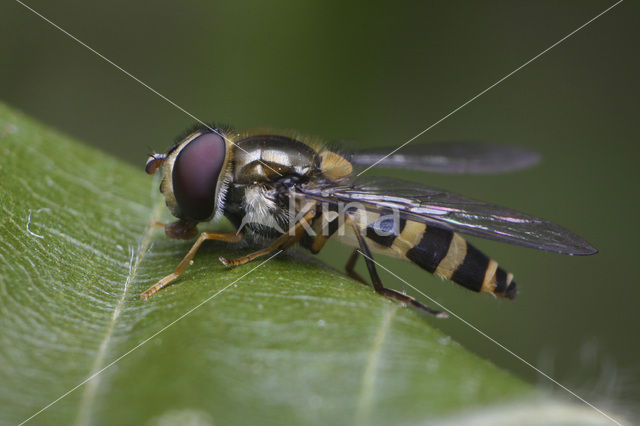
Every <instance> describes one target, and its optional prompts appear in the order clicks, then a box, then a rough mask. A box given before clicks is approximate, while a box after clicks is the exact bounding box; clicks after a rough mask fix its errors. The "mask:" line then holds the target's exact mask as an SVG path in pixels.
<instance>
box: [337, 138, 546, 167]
mask: <svg viewBox="0 0 640 426" xmlns="http://www.w3.org/2000/svg"><path fill="white" fill-rule="evenodd" d="M394 149H395V148H381V149H373V150H366V151H355V152H353V153H352V154H351V156H350V157H349V160H350V161H351V162H352V163H353V165H354V166H371V165H373V164H376V163H377V162H378V161H380V162H379V163H377V164H376V167H378V166H380V167H388V168H403V169H413V170H421V171H425V172H439V173H478V174H479V173H504V172H510V171H514V170H519V169H524V168H526V167H531V166H533V165H535V164H536V163H538V161H539V160H540V155H539V154H538V153H536V152H533V151H528V150H526V149H524V148H520V147H517V146H509V145H499V144H488V143H479V142H434V143H430V144H427V145H409V146H407V147H405V148H402V149H401V150H399V151H398V152H396V153H394V154H392V155H390V156H388V157H385V156H386V155H388V154H389V153H390V152H392V151H393V150H394Z"/></svg>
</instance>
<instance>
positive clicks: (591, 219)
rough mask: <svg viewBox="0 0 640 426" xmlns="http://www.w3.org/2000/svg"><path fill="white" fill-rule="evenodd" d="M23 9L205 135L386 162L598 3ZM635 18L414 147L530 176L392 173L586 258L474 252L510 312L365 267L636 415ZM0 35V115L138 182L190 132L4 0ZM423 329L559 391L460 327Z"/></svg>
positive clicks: (439, 285)
mask: <svg viewBox="0 0 640 426" xmlns="http://www.w3.org/2000/svg"><path fill="white" fill-rule="evenodd" d="M27 4H28V5H30V6H31V7H33V8H34V9H36V10H37V11H39V12H40V13H42V14H43V15H44V16H46V17H47V18H49V19H51V20H52V21H53V22H55V23H56V24H58V25H60V26H61V27H62V28H64V29H66V30H67V31H69V32H70V33H72V34H73V35H75V36H76V37H78V38H79V39H80V40H82V41H83V42H85V43H87V44H88V45H90V46H91V47H93V48H95V49H96V50H97V51H99V52H100V53H102V54H103V55H105V56H106V57H108V58H110V59H111V60H113V61H114V62H115V63H117V64H118V65H120V66H121V67H122V68H124V69H125V70H127V71H128V72H130V73H132V74H134V75H135V76H137V77H138V78H140V79H141V80H142V81H144V82H145V83H147V84H148V85H150V86H151V87H153V88H154V89H156V90H158V91H159V92H160V93H162V94H163V95H165V96H166V97H168V98H169V99H171V100H173V101H174V102H176V103H177V104H178V105H180V106H181V107H183V108H184V109H186V110H187V111H189V112H190V113H192V114H193V115H195V116H196V117H198V118H200V119H202V120H205V121H216V122H223V123H230V124H233V125H234V126H236V127H238V128H246V127H253V126H269V127H274V128H287V129H289V128H291V129H296V130H298V131H300V132H302V133H308V134H311V135H317V136H321V137H324V138H326V139H328V140H334V139H345V140H350V141H352V140H357V141H359V145H358V146H360V147H366V146H390V147H395V146H397V145H399V144H401V143H403V142H405V141H406V140H407V139H409V138H411V137H413V136H414V135H415V134H417V133H418V132H420V131H422V130H423V129H425V128H426V127H428V126H430V125H431V124H432V123H434V122H435V121H437V120H439V119H440V118H442V117H443V116H444V115H446V114H447V113H449V112H450V111H452V110H453V109H454V108H456V107H458V106H459V105H461V104H462V103H464V102H465V101H467V100H468V99H469V98H471V97H473V96H474V95H476V94H477V93H479V92H480V91H482V90H484V89H486V88H487V87H488V86H490V85H492V84H493V83H495V82H496V81H497V80H498V79H500V78H501V77H503V76H504V75H506V74H507V73H509V72H511V71H513V70H514V69H515V68H516V67H518V66H520V65H521V64H523V63H524V62H525V61H527V60H529V59H530V58H532V57H533V56H535V55H537V54H538V53H540V52H541V51H542V50H544V49H546V48H547V47H549V46H550V45H552V44H553V43H555V42H556V41H558V40H559V39H560V38H562V37H563V36H565V35H566V34H568V33H569V32H571V31H573V30H574V29H576V28H577V27H579V26H580V25H582V24H584V23H585V22H586V21H588V20H589V19H591V18H592V17H594V16H595V15H597V14H598V13H600V12H601V11H602V10H604V9H605V8H607V7H608V6H610V5H611V4H613V2H612V1H609V2H607V1H580V2H578V1H574V2H562V3H559V2H522V1H508V2H451V1H449V2H429V3H422V4H420V5H418V6H416V5H415V4H413V3H411V2H407V3H398V2H396V3H393V4H391V3H389V2H384V3H371V2H366V3H346V2H258V1H243V2H233V3H231V2H225V3H219V2H197V1H184V2H180V3H178V2H169V1H159V2H145V3H142V2H139V3H133V2H125V1H120V0H118V1H110V2H81V1H65V0H61V1H58V2H53V3H52V2H47V1H44V0H29V1H28V3H27ZM639 18H640V4H638V2H632V1H626V2H623V3H622V4H620V5H619V6H617V7H616V8H614V9H613V10H611V11H610V12H609V13H607V14H606V15H604V16H602V17H601V18H599V19H598V20H596V21H595V22H593V23H592V24H591V25H589V26H587V27H586V28H584V29H583V30H581V31H580V32H578V33H577V34H576V35H574V36H573V37H571V38H569V39H568V40H566V41H565V42H563V43H562V44H560V45H559V46H557V47H556V48H554V49H553V50H551V51H550V52H548V53H546V54H545V55H543V56H542V57H540V58H539V59H538V60H536V61H534V62H533V63H531V64H529V65H528V66H527V67H525V68H524V69H522V70H521V71H520V72H518V73H516V74H515V75H513V76H512V77H511V78H509V79H507V80H506V81H504V82H502V83H501V84H499V85H498V86H496V87H495V88H493V89H492V90H490V91H489V92H488V93H486V94H485V95H483V96H482V97H480V98H479V99H477V100H475V101H474V102H472V103H471V104H469V105H468V106H466V107H465V108H463V109H462V110H460V111H459V112H457V113H456V114H454V115H453V116H451V117H449V118H448V119H447V120H445V121H443V122H442V123H440V124H439V125H438V126H436V127H435V128H433V129H432V130H430V131H429V132H427V133H426V134H424V135H423V136H422V137H420V138H419V139H418V140H416V141H414V142H412V143H413V144H418V143H428V142H429V141H436V140H438V141H440V140H460V139H463V140H482V141H499V142H503V143H510V144H516V145H522V146H526V147H529V148H532V149H534V150H537V151H539V152H540V153H542V155H543V161H542V163H541V164H540V165H539V166H537V167H536V168H533V169H531V170H527V171H522V172H519V173H514V174H510V175H502V176H482V177H468V176H467V177H465V176H443V175H426V174H419V173H411V174H408V173H407V174H404V175H403V177H405V178H407V179H412V180H416V181H420V182H424V183H426V184H429V185H434V186H440V187H444V188H447V189H450V190H454V191H456V192H460V193H463V194H465V195H468V196H472V197H474V198H479V199H483V200H488V201H492V202H495V203H498V204H502V205H507V206H509V207H512V208H515V209H518V210H522V211H525V212H528V213H531V214H534V215H537V216H541V217H544V218H549V219H552V220H553V221H555V222H557V223H559V224H561V225H563V226H565V227H567V228H569V229H571V230H573V231H575V232H576V233H578V234H580V235H582V236H583V237H585V238H586V239H587V240H588V241H590V242H591V243H592V244H593V245H595V246H596V247H597V248H598V249H600V253H599V254H597V255H596V256H591V257H583V258H578V257H576V258H572V257H568V256H562V255H555V254H550V253H543V252H537V251H534V250H529V249H524V248H520V247H512V246H508V245H503V244H499V243H495V242H490V241H479V240H475V241H474V242H475V244H476V245H477V246H479V247H480V248H482V249H483V250H484V251H486V252H487V253H489V254H490V255H492V256H493V257H494V258H496V259H497V260H498V261H500V263H501V264H502V265H504V266H505V267H506V268H507V269H508V270H510V271H512V272H514V273H515V275H516V280H517V281H518V283H519V285H520V295H519V297H518V298H517V299H516V300H515V301H513V302H509V301H504V300H494V299H492V298H491V297H487V296H483V295H477V294H473V293H470V292H466V291H465V290H463V289H461V288H460V287H459V286H455V285H452V284H450V283H447V282H442V281H440V280H438V279H435V278H433V277H431V276H429V275H428V274H425V273H423V271H421V270H420V269H419V268H417V267H414V266H411V265H406V264H403V263H401V262H398V261H394V260H388V259H382V258H379V259H378V260H380V261H382V262H384V264H385V265H386V266H387V267H388V268H390V269H391V270H393V271H395V272H396V273H398V274H399V275H401V276H402V277H403V278H405V279H406V280H408V281H409V282H411V283H413V284H414V285H416V286H418V287H419V288H420V289H421V290H423V291H424V292H426V293H427V294H429V295H430V296H431V297H434V298H436V299H437V300H438V301H439V302H441V303H443V304H444V305H445V306H446V307H448V308H450V309H451V310H453V311H454V312H455V313H457V314H458V315H460V316H461V317H463V318H464V319H466V320H467V321H469V322H470V323H472V324H474V325H475V326H476V327H478V328H479V329H481V330H483V331H484V332H486V333H487V334H488V335H490V336H492V337H493V338H495V339H496V340H497V341H499V342H500V343H501V344H503V345H504V346H505V347H507V348H509V349H510V350H512V351H513V352H515V353H517V354H519V355H520V356H522V357H523V358H524V359H526V360H528V361H529V362H531V363H532V364H534V365H536V366H537V367H538V368H540V369H542V370H543V371H545V372H546V373H548V374H549V375H551V376H553V377H554V378H556V379H557V380H558V381H560V382H561V383H563V384H565V385H567V386H568V387H569V388H571V389H572V390H574V391H576V392H577V393H579V394H581V395H582V396H584V397H585V398H587V399H589V400H591V401H592V402H594V403H596V404H598V403H600V404H603V405H605V406H607V405H609V404H614V405H618V406H621V407H622V408H623V409H629V408H632V406H633V405H634V404H637V402H638V400H640V382H639V379H640V372H639V371H638V359H640V339H638V335H639V321H640V314H639V313H638V308H637V305H638V301H639V300H640V285H639V284H640V279H639V278H638V275H637V268H636V265H637V263H638V260H637V256H638V253H637V242H636V238H637V236H638V217H639V214H638V213H639V211H640V208H639V200H638V190H637V187H636V185H637V183H638V181H639V179H638V178H639V177H640V176H639V173H638V167H637V165H636V162H637V156H638V153H639V152H640V149H639V148H638V140H639V138H638V133H639V132H638V130H637V127H638V119H639V108H638V99H639V98H640V83H639V79H638V76H640V60H639V58H638V45H639V43H640V27H639V26H638V22H639ZM0 40H1V41H0V99H1V100H2V101H4V102H7V103H8V104H10V105H13V106H14V107H17V108H19V109H21V110H23V111H24V112H26V113H28V114H29V115H31V116H33V117H35V118H37V119H39V120H40V121H42V122H45V123H47V124H49V125H51V126H53V127H55V128H57V129H59V130H61V131H64V132H66V133H69V134H71V135H73V136H75V137H77V138H79V139H80V140H83V141H85V142H87V143H89V144H92V145H95V146H97V147H100V149H103V150H104V151H107V152H109V153H111V154H113V155H114V156H117V157H119V158H121V159H123V160H125V161H127V162H130V163H132V164H135V165H137V166H140V168H141V169H142V167H143V165H144V161H145V159H146V154H147V153H148V152H149V151H150V150H153V149H156V150H160V151H162V150H164V149H166V148H167V147H168V146H169V145H170V144H171V142H172V140H173V138H174V136H175V135H178V134H179V133H181V132H182V131H183V130H184V128H186V127H188V126H190V125H191V124H192V123H193V122H194V120H193V119H192V118H191V117H189V116H188V115H186V114H185V113H183V112H181V111H179V110H178V109H176V108H175V107H174V106H172V105H171V104H169V103H168V102H166V101H165V100H163V99H161V98H160V97H158V96H157V95H155V94H153V93H152V92H150V91H149V90H148V89H146V88H144V87H143V86H141V85H140V84H138V83H137V82H135V81H133V80H132V79H131V78H129V77H127V76H126V75H125V74H123V73H122V72H121V71H119V70H117V69H116V68H114V67H113V66H111V65H109V64H107V63H106V62H104V61H103V60H102V59H100V58H99V57H98V56H96V55H95V54H93V53H91V52H90V51H89V50H87V49H86V48H84V47H82V46H80V45H79V44H78V43H76V42H74V41H73V40H71V39H70V38H68V37H67V36H65V35H64V34H63V33H61V32H60V31H58V30H56V29H54V28H53V27H52V26H51V25H49V24H48V23H46V22H44V21H43V20H42V19H41V18H39V17H38V16H36V15H35V14H33V13H32V12H30V11H29V10H27V9H26V8H24V7H23V6H21V5H20V4H19V3H17V2H13V1H5V2H2V4H1V5H0ZM369 173H372V174H373V173H382V171H380V170H376V171H371V172H369ZM348 253H349V249H347V248H344V247H340V246H337V245H334V246H331V248H330V249H329V250H325V252H324V253H322V254H321V258H322V259H324V260H325V261H326V262H327V263H329V264H331V265H335V267H336V268H342V264H343V262H344V259H345V258H346V256H347V255H348ZM360 266H361V267H362V265H360ZM381 273H382V276H383V279H384V280H385V281H386V283H387V284H388V285H391V286H394V287H397V288H402V283H400V282H398V281H396V280H395V279H394V278H393V277H392V276H390V275H388V274H386V273H384V272H381ZM408 292H409V293H410V294H412V293H413V291H412V290H410V289H409V290H408ZM432 322H433V323H434V324H436V326H438V327H439V328H441V329H443V330H444V331H445V332H447V333H449V334H450V335H451V336H452V337H453V338H454V339H455V340H457V341H458V342H460V343H462V344H463V345H464V346H466V347H467V348H469V349H471V350H472V351H474V352H476V353H478V354H480V355H481V356H483V357H486V358H489V359H491V360H492V361H493V362H495V363H496V364H498V365H500V366H502V367H504V368H506V369H508V370H510V371H512V372H514V373H515V374H517V375H519V376H521V377H524V378H526V379H527V380H529V381H532V382H535V383H539V384H540V386H544V387H549V388H551V389H556V390H557V388H555V387H554V386H553V385H552V384H551V383H550V382H549V381H548V380H546V379H545V378H543V377H542V376H540V375H538V374H537V373H535V372H534V371H533V370H532V369H530V368H529V367H527V366H525V365H524V364H523V363H522V362H521V361H519V360H517V359H515V358H514V357H513V356H512V355H510V354H508V353H506V352H505V351H504V350H503V349H501V348H499V347H498V346H496V345H495V344H494V343H492V342H490V341H488V340H487V339H486V338H484V337H482V336H481V335H479V334H478V333H477V332H476V331H474V330H472V329H470V328H469V327H468V326H466V325H464V324H463V323H461V322H460V321H458V320H456V319H449V320H442V321H435V320H434V321H432ZM557 391H558V392H562V391H560V390H557Z"/></svg>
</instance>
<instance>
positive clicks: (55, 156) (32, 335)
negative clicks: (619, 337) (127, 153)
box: [0, 105, 534, 425]
mask: <svg viewBox="0 0 640 426" xmlns="http://www.w3.org/2000/svg"><path fill="white" fill-rule="evenodd" d="M96 131H99V127H96ZM140 160H143V159H140ZM141 169H142V167H140V170H138V169H135V168H133V167H131V166H129V165H127V164H123V163H121V162H119V161H117V160H115V159H113V158H111V157H108V156H106V155H104V154H102V153H100V152H97V151H95V150H93V149H90V148H87V147H86V146H83V145H81V144H78V143H76V142H73V141H70V140H69V139H68V138H67V137H64V136H61V135H59V134H57V133H55V132H53V131H51V130H49V129H46V128H44V127H43V126H41V125H39V124H36V123H34V122H33V121H31V120H29V119H27V118H25V117H23V116H22V115H20V114H18V113H15V112H12V111H11V110H10V109H9V108H7V107H5V106H2V105H0V185H1V192H0V206H1V208H2V214H1V216H2V220H1V222H0V238H1V240H0V265H1V269H0V298H1V303H0V321H1V324H0V383H1V385H0V423H2V424H15V423H19V422H22V421H24V420H27V419H30V420H29V424H74V423H75V424H113V425H115V424H118V425H121V424H122V425H124V424H143V423H145V424H213V423H215V424H225V425H226V424H252V423H255V424H291V423H294V424H335V423H338V424H391V423H403V424H406V423H414V422H415V423H420V422H424V421H427V420H430V419H436V418H441V419H445V418H447V417H449V416H451V415H454V414H455V415H456V416H460V415H462V414H460V413H472V414H473V413H475V412H476V411H477V410H479V409H480V408H482V409H483V410H485V411H484V412H485V413H493V412H494V411H492V410H494V408H492V407H498V409H499V410H502V409H503V408H504V407H507V406H511V407H517V403H518V402H520V403H521V402H522V401H527V400H528V399H529V398H531V397H532V396H533V395H534V391H533V389H532V388H531V387H530V386H529V385H527V384H525V383H523V382H521V381H520V380H518V379H516V378H514V377H511V376H510V375H508V374H507V373H505V372H503V371H501V370H500V369H498V368H497V367H495V366H493V365H491V364H490V363H488V362H486V361H484V360H481V359H479V358H477V357H476V356H474V355H473V354H471V353H469V352H467V351H466V350H464V349H463V348H462V347H461V346H460V345H458V344H456V343H455V342H453V341H452V340H451V339H450V338H449V337H446V336H444V335H443V334H442V333H441V332H439V331H438V330H436V329H434V328H433V326H432V325H431V323H432V322H437V321H439V320H435V319H433V318H430V317H425V316H423V315H422V314H420V313H418V312H417V311H415V310H412V309H407V308H403V307H401V306H400V305H398V304H397V303H394V302H392V301H389V300H386V299H384V298H382V297H379V296H378V295H376V294H375V293H374V292H373V291H372V290H371V289H370V288H367V287H365V286H363V285H361V284H359V283H357V282H355V281H352V280H350V279H348V278H347V277H345V276H344V275H343V274H342V273H340V272H337V271H335V270H333V269H328V268H327V267H325V266H322V265H321V264H319V263H318V262H317V261H310V260H309V257H307V256H306V255H300V254H294V255H290V254H282V255H280V256H278V257H276V258H275V259H274V260H272V261H270V262H268V263H266V264H264V265H263V266H260V262H257V261H256V262H253V263H250V264H247V265H244V266H241V267H238V268H235V269H227V268H225V267H223V266H222V265H221V264H220V262H218V260H217V257H218V256H219V255H222V254H224V255H226V256H235V255H239V254H240V253H245V252H246V251H247V250H246V249H244V250H243V249H237V248H233V247H230V246H227V245H224V244H220V243H210V244H206V245H205V247H204V248H203V249H202V250H201V251H200V252H199V253H198V255H197V257H196V259H195V263H194V264H193V265H192V266H191V267H189V268H188V269H187V272H186V273H185V274H184V275H183V277H182V278H181V279H180V280H179V281H178V282H176V284H175V285H172V286H170V287H169V288H167V289H165V290H163V291H161V292H160V293H158V294H157V295H155V296H154V297H152V298H151V299H149V300H148V301H142V300H140V298H139V294H140V292H141V291H143V290H144V289H146V288H147V287H148V286H150V285H151V284H153V283H154V282H155V281H156V280H158V279H159V278H161V277H162V276H164V275H166V274H167V273H169V272H170V271H171V270H172V269H173V268H174V267H175V265H176V264H177V263H178V262H179V261H180V259H181V258H182V256H183V255H184V254H185V252H186V251H187V250H188V248H189V245H190V242H180V241H173V240H168V239H167V238H166V237H165V236H164V235H163V233H162V232H161V231H158V230H157V229H155V230H154V229H151V228H150V227H149V225H148V224H149V222H150V221H151V220H155V219H163V218H164V219H168V217H167V213H166V209H165V207H164V202H163V200H162V199H161V197H160V195H159V193H158V191H157V186H158V181H157V179H156V180H154V179H152V178H150V177H149V176H147V175H145V174H144V173H143V172H142V171H141ZM114 361H115V362H114ZM96 373H100V374H97V375H96ZM92 376H95V377H93V378H92V379H91V380H88V381H86V379H87V378H88V377H92ZM514 404H516V405H514ZM45 407H46V409H44V410H42V409H43V408H45ZM486 410H488V411H486ZM34 415H35V416H34ZM488 415H492V414H488ZM32 416H34V417H32Z"/></svg>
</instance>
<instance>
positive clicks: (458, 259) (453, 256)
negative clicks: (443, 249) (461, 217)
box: [434, 233, 467, 280]
mask: <svg viewBox="0 0 640 426" xmlns="http://www.w3.org/2000/svg"><path fill="white" fill-rule="evenodd" d="M466 255H467V242H466V241H465V240H464V238H462V237H461V236H460V235H458V234H457V233H454V234H453V238H452V239H451V243H450V244H449V250H447V255H446V256H445V257H444V259H442V260H441V261H440V264H438V267H437V268H436V270H435V272H434V274H436V275H440V276H441V277H444V278H446V279H448V280H450V279H451V276H452V275H453V273H454V272H455V271H456V269H458V266H460V265H461V264H462V262H464V258H465V257H466Z"/></svg>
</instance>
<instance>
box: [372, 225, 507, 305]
mask: <svg viewBox="0 0 640 426" xmlns="http://www.w3.org/2000/svg"><path fill="white" fill-rule="evenodd" d="M378 222H379V221H376V222H373V223H371V224H370V225H368V227H367V232H366V235H367V239H369V240H371V241H373V242H374V243H373V244H372V249H374V250H375V251H378V252H382V253H384V252H385V251H386V250H388V251H389V252H388V253H385V254H389V255H393V256H394V257H400V258H404V259H406V260H409V261H411V262H413V263H415V264H416V265H418V266H420V267H421V268H423V269H425V270H427V271H429V272H431V273H432V274H436V275H438V276H441V277H443V278H446V279H448V280H451V281H453V282H455V283H457V284H460V285H462V286H464V287H466V288H468V289H470V290H473V291H485V292H488V293H493V294H495V295H498V296H503V297H508V298H510V299H513V298H514V297H515V296H516V292H517V290H516V284H515V282H514V281H513V275H512V274H510V273H507V272H506V271H505V270H504V269H502V268H500V267H499V266H498V263H497V262H496V261H495V260H493V259H490V258H489V257H488V256H487V255H485V254H484V253H482V252H481V251H480V250H478V249H477V248H475V247H474V246H472V245H471V244H469V243H468V242H467V241H465V239H464V238H462V237H461V236H460V235H459V234H457V233H455V232H452V231H449V230H446V229H442V228H438V227H435V226H430V225H425V224H424V223H419V222H414V221H405V220H401V221H400V223H399V225H400V226H399V227H398V229H397V235H395V236H390V235H384V236H380V235H378V233H377V232H376V231H377V230H378V228H379V227H380V226H381V224H380V223H378ZM382 226H384V224H382ZM376 245H377V246H378V247H374V246H376ZM380 246H383V247H385V248H386V250H381V248H382V247H380Z"/></svg>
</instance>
